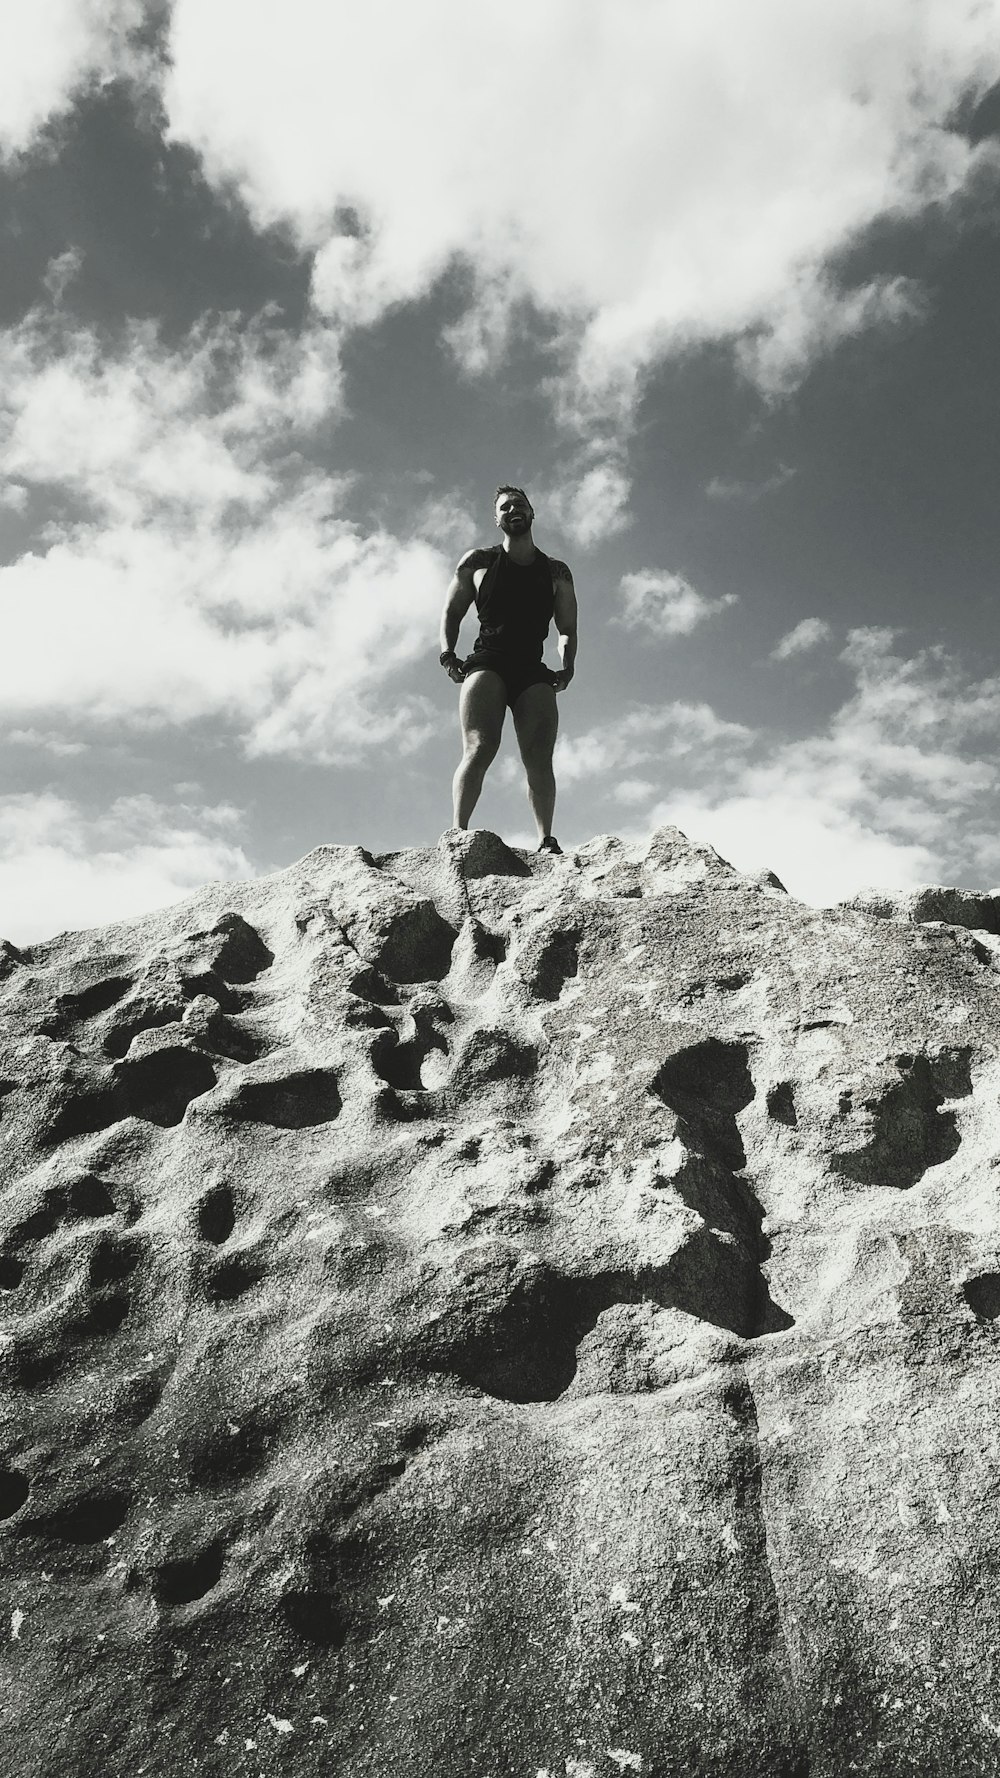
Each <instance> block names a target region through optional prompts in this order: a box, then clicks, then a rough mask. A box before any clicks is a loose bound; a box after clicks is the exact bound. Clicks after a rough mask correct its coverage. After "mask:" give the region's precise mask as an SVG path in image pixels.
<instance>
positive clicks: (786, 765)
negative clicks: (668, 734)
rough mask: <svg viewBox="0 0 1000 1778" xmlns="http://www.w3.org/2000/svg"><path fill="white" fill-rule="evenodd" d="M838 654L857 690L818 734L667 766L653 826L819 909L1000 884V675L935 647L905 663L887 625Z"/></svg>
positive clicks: (860, 634)
mask: <svg viewBox="0 0 1000 1778" xmlns="http://www.w3.org/2000/svg"><path fill="white" fill-rule="evenodd" d="M843 658H844V660H845V661H846V662H847V664H848V665H849V666H850V667H851V668H852V669H853V671H854V674H855V678H856V687H855V691H854V693H853V695H852V696H851V697H850V698H849V699H848V700H847V702H846V703H845V704H844V705H843V706H842V707H841V708H840V709H839V710H838V711H837V712H836V713H835V715H834V717H833V718H832V720H831V721H830V723H829V725H828V726H827V728H826V729H825V730H824V731H822V732H820V733H817V734H815V735H812V736H809V737H807V738H805V739H803V740H800V741H787V740H786V741H783V742H778V743H776V742H775V741H774V739H773V737H768V736H760V737H759V738H758V741H757V745H756V747H754V748H749V747H747V746H745V745H744V744H742V743H741V745H740V746H739V747H738V748H737V749H735V750H733V752H732V753H731V755H730V757H729V758H727V759H720V757H719V754H718V753H716V755H715V757H714V759H712V760H711V761H709V762H708V763H707V764H705V763H704V762H702V761H701V760H700V759H699V760H697V761H696V765H697V768H698V769H697V770H696V771H691V772H681V771H677V770H676V769H674V770H673V771H672V772H671V773H670V774H665V775H664V777H663V778H662V779H661V783H662V784H663V785H664V790H665V794H664V796H663V800H662V801H661V802H660V803H658V804H657V805H656V807H655V808H654V809H653V810H652V811H651V812H650V814H649V816H648V818H647V819H648V821H649V823H650V824H651V825H653V826H655V825H657V823H659V822H661V821H673V822H676V823H677V824H678V826H680V827H682V828H683V829H684V830H685V831H687V832H690V833H691V834H692V835H694V836H696V837H697V838H699V839H707V840H709V841H710V842H711V844H712V845H714V846H715V847H717V849H718V850H719V851H721V852H723V853H724V854H726V856H728V857H730V858H731V859H732V860H733V862H734V863H735V864H737V865H740V866H741V867H744V868H751V867H757V866H762V865H768V866H770V867H771V868H773V869H774V870H776V871H777V873H778V875H779V876H780V877H781V878H782V880H783V882H784V883H785V884H786V886H787V887H788V888H789V889H790V890H791V891H792V892H793V893H794V894H797V895H800V896H802V897H804V898H805V899H806V900H808V901H813V902H815V903H816V904H818V905H824V904H826V903H829V902H832V901H836V900H838V899H840V898H842V897H844V896H847V895H849V894H852V893H853V892H854V891H856V890H857V889H859V888H861V887H864V886H865V885H867V884H872V883H874V884H880V885H882V886H883V887H887V888H888V887H895V888H909V887H912V886H913V885H914V884H916V883H921V882H924V883H926V882H942V881H945V882H946V881H952V882H954V881H956V880H958V881H960V882H965V883H970V882H978V883H983V882H986V883H989V882H995V881H997V879H998V877H1000V838H998V833H1000V794H998V793H1000V757H998V750H997V744H996V735H997V732H998V728H1000V680H998V679H996V678H988V679H983V680H973V679H971V678H970V677H969V676H968V674H967V673H965V672H964V671H963V670H962V668H961V666H960V665H959V663H957V662H956V661H955V660H953V659H951V658H950V657H949V656H948V655H947V654H946V653H945V652H944V650H942V649H929V650H926V651H924V652H923V653H921V654H918V655H916V656H915V657H913V658H912V659H909V660H907V659H904V658H903V657H901V656H900V655H897V654H895V653H894V652H893V636H892V634H891V632H888V631H884V630H855V631H853V632H852V633H851V635H850V637H849V640H848V645H847V648H846V649H845V651H844V656H843ZM669 777H672V779H673V788H671V789H669V790H667V789H666V784H667V782H668V780H669Z"/></svg>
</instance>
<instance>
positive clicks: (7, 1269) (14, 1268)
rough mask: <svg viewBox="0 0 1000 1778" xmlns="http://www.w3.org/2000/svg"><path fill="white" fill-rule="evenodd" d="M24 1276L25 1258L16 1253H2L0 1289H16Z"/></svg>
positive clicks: (0, 1257) (0, 1254) (0, 1258)
mask: <svg viewBox="0 0 1000 1778" xmlns="http://www.w3.org/2000/svg"><path fill="white" fill-rule="evenodd" d="M23 1277H24V1261H23V1259H18V1257H17V1255H16V1254H14V1253H0V1290H16V1289H17V1287H18V1285H19V1284H20V1282H21V1279H22V1278H23Z"/></svg>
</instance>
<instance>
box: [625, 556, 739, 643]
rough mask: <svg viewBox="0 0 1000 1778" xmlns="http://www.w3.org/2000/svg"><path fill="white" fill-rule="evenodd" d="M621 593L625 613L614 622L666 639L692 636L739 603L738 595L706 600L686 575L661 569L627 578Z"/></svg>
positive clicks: (647, 569) (644, 570)
mask: <svg viewBox="0 0 1000 1778" xmlns="http://www.w3.org/2000/svg"><path fill="white" fill-rule="evenodd" d="M618 591H619V594H620V596H621V601H622V610H621V615H620V617H618V618H616V619H615V620H614V621H615V622H616V623H620V624H624V625H625V628H626V629H629V630H639V629H642V630H649V631H650V632H651V634H652V635H654V636H663V637H666V636H690V634H691V631H692V630H695V629H697V627H698V625H699V624H701V623H704V622H705V619H706V618H708V617H714V616H715V614H716V613H717V612H719V611H725V609H726V607H727V606H728V605H735V604H736V602H737V595H736V594H735V593H724V594H723V596H722V598H720V599H706V597H705V595H704V593H699V592H698V591H697V589H696V588H695V587H693V586H692V585H691V584H690V582H689V581H687V580H685V579H684V576H683V575H682V574H670V573H668V572H667V571H665V570H663V569H657V568H641V569H640V570H639V572H638V573H637V574H623V575H622V579H621V584H620V586H619V589H618Z"/></svg>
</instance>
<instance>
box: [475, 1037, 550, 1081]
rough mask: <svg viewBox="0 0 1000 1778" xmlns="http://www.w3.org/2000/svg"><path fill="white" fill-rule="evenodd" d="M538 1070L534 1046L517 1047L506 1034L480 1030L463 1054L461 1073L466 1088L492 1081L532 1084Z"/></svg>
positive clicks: (518, 1044) (514, 1041) (525, 1044)
mask: <svg viewBox="0 0 1000 1778" xmlns="http://www.w3.org/2000/svg"><path fill="white" fill-rule="evenodd" d="M537 1070H538V1051H537V1050H536V1049H535V1047H534V1045H533V1044H530V1043H518V1042H517V1041H516V1039H514V1038H513V1037H511V1036H509V1034H508V1033H507V1032H506V1031H498V1030H489V1029H487V1028H486V1027H480V1029H479V1030H476V1031H473V1033H472V1035H471V1037H470V1038H469V1041H468V1043H467V1044H466V1045H465V1047H464V1049H463V1050H462V1053H461V1057H460V1060H459V1072H460V1074H461V1076H462V1079H463V1081H464V1082H466V1083H467V1084H472V1085H475V1084H478V1083H480V1082H482V1083H484V1084H485V1083H486V1082H487V1081H491V1080H530V1078H531V1076H532V1075H533V1074H535V1073H537Z"/></svg>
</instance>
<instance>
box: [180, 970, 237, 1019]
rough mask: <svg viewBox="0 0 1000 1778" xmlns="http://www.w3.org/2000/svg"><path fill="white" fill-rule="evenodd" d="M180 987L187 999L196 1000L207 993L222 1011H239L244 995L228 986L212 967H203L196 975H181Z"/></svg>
mask: <svg viewBox="0 0 1000 1778" xmlns="http://www.w3.org/2000/svg"><path fill="white" fill-rule="evenodd" d="M181 987H182V988H183V990H184V994H185V996H186V998H187V999H188V1000H196V999H197V998H198V996H199V995H201V994H204V995H207V997H208V999H209V1000H214V1001H216V1002H217V1003H218V1005H219V1006H220V1007H221V1009H222V1011H223V1012H241V1011H242V1008H243V1002H244V999H245V996H244V995H242V994H238V993H237V992H236V989H235V988H230V987H228V986H227V984H226V983H225V982H224V981H223V979H222V977H221V975H219V974H218V973H217V972H216V971H215V970H214V969H204V970H202V971H200V972H199V974H197V975H182V976H181Z"/></svg>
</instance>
